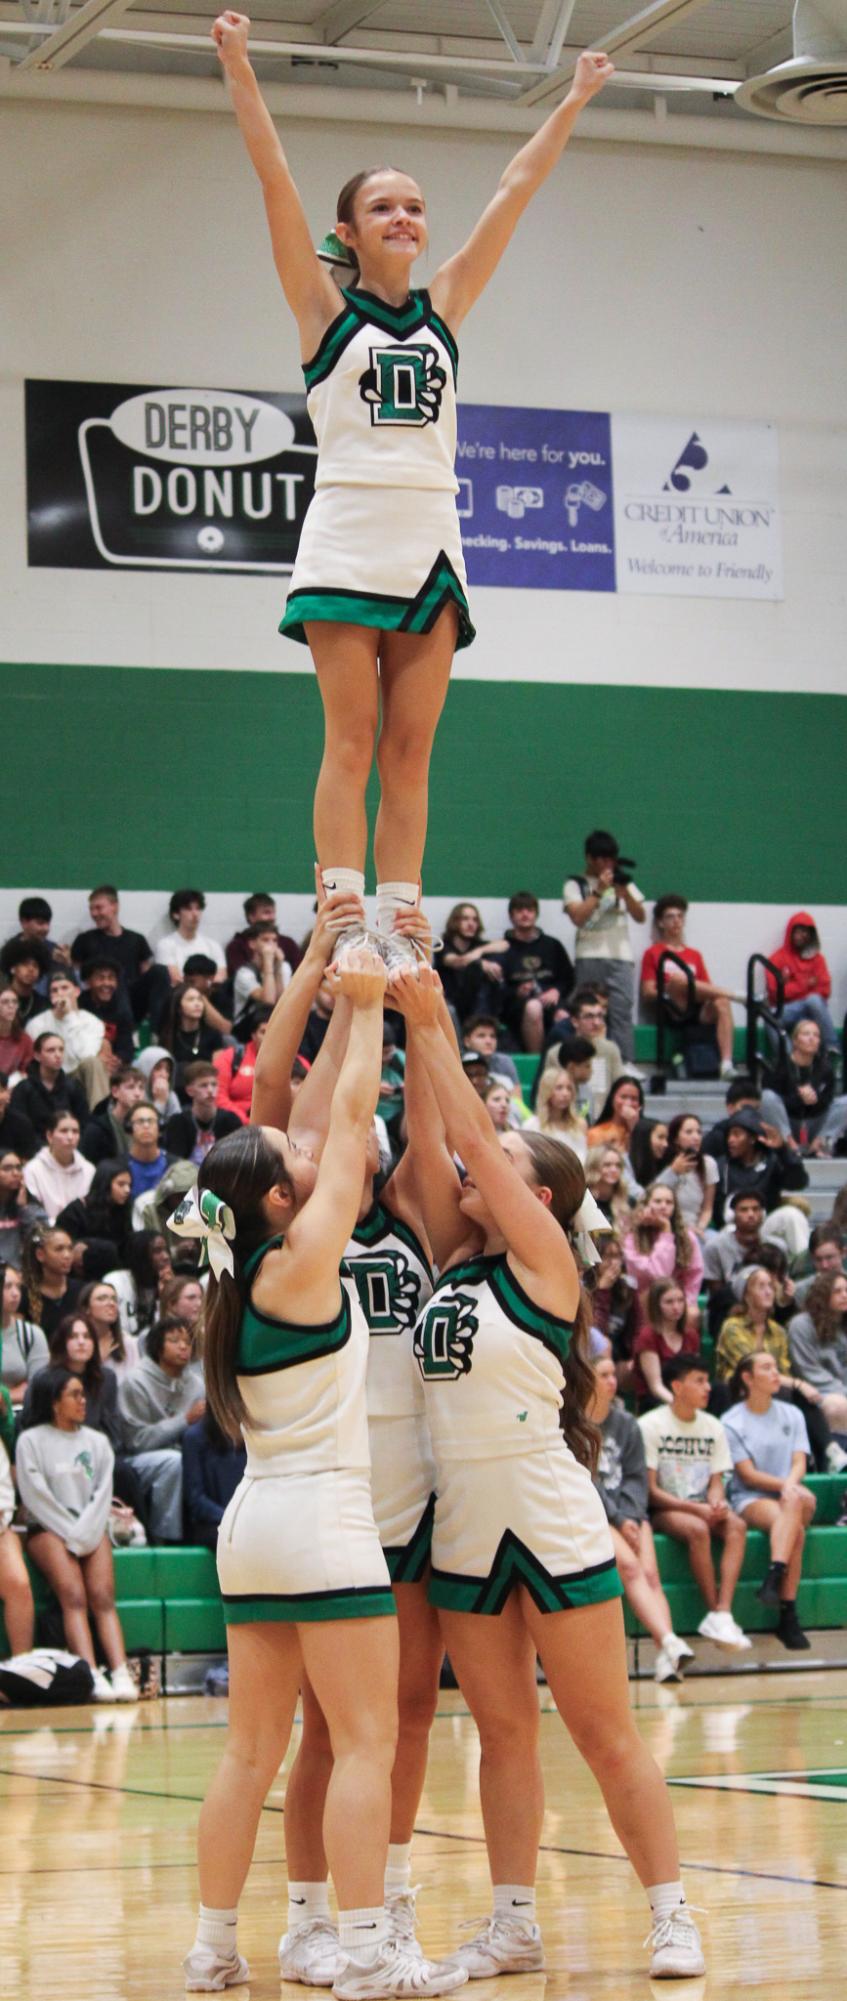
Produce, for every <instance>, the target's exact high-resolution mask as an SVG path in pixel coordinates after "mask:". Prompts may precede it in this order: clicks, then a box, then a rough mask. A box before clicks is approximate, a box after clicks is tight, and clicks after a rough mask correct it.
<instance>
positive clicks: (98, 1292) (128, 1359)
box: [76, 1278, 141, 1383]
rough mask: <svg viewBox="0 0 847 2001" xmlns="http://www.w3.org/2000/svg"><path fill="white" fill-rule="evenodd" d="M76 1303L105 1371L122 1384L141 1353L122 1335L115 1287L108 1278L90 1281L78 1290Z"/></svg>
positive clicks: (131, 1336)
mask: <svg viewBox="0 0 847 2001" xmlns="http://www.w3.org/2000/svg"><path fill="white" fill-rule="evenodd" d="M76 1303H77V1306H78V1308H79V1311H80V1312H81V1313H85V1314H86V1315H87V1317H88V1319H89V1321H90V1322H91V1326H92V1328H93V1331H94V1336H95V1339H96V1342H97V1350H98V1354H99V1356H100V1360H101V1362H102V1363H103V1366H104V1368H105V1367H106V1365H107V1364H108V1366H109V1368H110V1369H111V1370H112V1372H113V1374H114V1377H115V1381H116V1382H118V1383H120V1382H123V1379H124V1376H128V1375H129V1373H130V1370H131V1369H134V1368H136V1367H137V1365H138V1362H139V1360H140V1355H141V1350H140V1347H139V1344H138V1341H137V1340H136V1339H135V1337H134V1335H132V1334H130V1333H124V1329H123V1326H122V1325H121V1310H120V1303H119V1300H118V1293H117V1287H116V1286H114V1285H113V1284H112V1282H111V1280H110V1279H108V1278H94V1279H89V1281H88V1283H87V1284H86V1285H84V1286H82V1287H81V1289H80V1293H79V1298H78V1299H77V1302H76Z"/></svg>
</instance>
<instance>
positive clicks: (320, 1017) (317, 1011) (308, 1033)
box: [300, 979, 488, 1070]
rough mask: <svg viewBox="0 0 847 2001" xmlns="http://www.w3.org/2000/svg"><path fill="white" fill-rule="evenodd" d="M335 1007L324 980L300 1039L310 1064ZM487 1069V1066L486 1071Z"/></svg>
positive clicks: (332, 996) (301, 1046)
mask: <svg viewBox="0 0 847 2001" xmlns="http://www.w3.org/2000/svg"><path fill="white" fill-rule="evenodd" d="M334 1006H335V994H334V993H333V990H332V987H331V986H330V985H329V982H328V980H326V979H323V980H321V984H320V986H319V987H318V991H317V993H316V995H315V998H314V1000H313V1002H312V1005H311V1007H310V1009H309V1019H308V1021H307V1023H306V1026H305V1029H304V1030H303V1034H302V1036H301V1038H300V1055H301V1056H305V1058H306V1062H307V1063H309V1064H312V1063H314V1060H315V1057H316V1056H317V1054H318V1052H319V1050H320V1049H322V1048H323V1041H324V1036H325V1035H326V1032H327V1029H328V1027H329V1024H330V1022H331V1020H332V1010H333V1008H334ZM487 1068H488V1066H487V1064H486V1070H487Z"/></svg>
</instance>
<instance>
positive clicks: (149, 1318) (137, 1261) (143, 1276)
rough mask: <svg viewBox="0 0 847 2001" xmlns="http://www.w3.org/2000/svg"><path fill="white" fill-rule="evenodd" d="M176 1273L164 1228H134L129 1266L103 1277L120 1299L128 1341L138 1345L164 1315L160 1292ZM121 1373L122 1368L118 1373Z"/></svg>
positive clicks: (129, 1243) (120, 1310) (108, 1272)
mask: <svg viewBox="0 0 847 2001" xmlns="http://www.w3.org/2000/svg"><path fill="white" fill-rule="evenodd" d="M172 1277H173V1268H172V1265H171V1254H170V1251H169V1250H168V1246H167V1242H166V1240H165V1238H164V1237H163V1236H162V1235H161V1232H159V1231H156V1230H133V1231H132V1233H131V1236H130V1238H129V1242H128V1245H127V1263H126V1267H125V1268H123V1269H118V1270H113V1271H107V1272H106V1273H105V1275H104V1279H103V1284H104V1286H109V1287H110V1288H111V1290H112V1291H113V1292H114V1295H115V1298H116V1300H117V1305H118V1316H119V1322H120V1326H121V1328H122V1330H125V1331H124V1332H123V1340H124V1342H127V1341H128V1340H130V1339H131V1340H132V1341H133V1343H134V1344H136V1345H137V1339H138V1336H139V1335H141V1334H146V1332H147V1329H148V1327H152V1325H153V1322H154V1320H158V1319H160V1317H161V1316H160V1312H159V1294H160V1291H161V1288H162V1286H163V1285H164V1284H165V1282H166V1280H167V1279H169V1278H172ZM109 1359H110V1361H111V1360H112V1357H111V1356H110V1357H109ZM121 1373H122V1372H121V1370H120V1369H118V1375H120V1374H121Z"/></svg>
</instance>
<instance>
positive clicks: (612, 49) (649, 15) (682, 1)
mask: <svg viewBox="0 0 847 2001" xmlns="http://www.w3.org/2000/svg"><path fill="white" fill-rule="evenodd" d="M706 4H707V0H652V5H651V6H649V7H645V8H643V9H642V11H641V13H640V14H633V15H631V16H630V18H629V20H628V21H622V22H621V25H620V27H619V28H613V29H612V30H611V32H610V33H609V34H608V35H605V36H604V37H603V47H604V49H605V50H606V53H607V54H608V55H610V56H614V55H632V54H634V53H635V51H636V50H637V49H640V48H641V46H642V43H644V42H645V41H648V40H649V39H650V37H651V36H653V35H655V34H657V33H658V31H659V29H660V28H663V27H665V26H669V25H670V24H671V23H673V24H674V26H676V25H677V24H678V23H679V22H680V21H681V20H682V19H683V18H684V16H685V15H686V14H693V13H694V11H695V8H697V7H703V6H705V5H706ZM576 64H577V58H576V57H575V56H571V57H570V58H569V59H568V61H567V62H565V63H563V64H561V65H560V67H559V68H558V69H556V70H553V71H551V72H550V74H549V75H548V76H547V77H546V78H545V79H544V81H543V82H542V83H535V84H533V85H532V86H531V87H530V89H529V90H527V91H525V92H524V94H523V97H522V98H521V100H520V101H521V103H522V104H528V105H532V104H542V103H544V101H545V100H546V99H547V98H554V97H559V96H561V94H562V92H563V90H564V89H565V86H566V85H567V84H569V83H570V81H571V78H572V76H573V73H574V70H575V69H576Z"/></svg>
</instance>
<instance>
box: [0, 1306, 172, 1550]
mask: <svg viewBox="0 0 847 2001" xmlns="http://www.w3.org/2000/svg"><path fill="white" fill-rule="evenodd" d="M47 1366H48V1368H62V1369H69V1370H70V1373H71V1375H72V1376H78V1377H79V1379H80V1382H81V1383H82V1387H83V1389H84V1391H85V1422H86V1424H87V1425H90V1427H91V1430H92V1431H100V1432H102V1434H103V1437H104V1438H107V1439H108V1441H109V1444H110V1445H111V1448H112V1451H113V1453H114V1454H115V1464H114V1469H113V1474H112V1486H113V1490H114V1498H113V1502H112V1507H113V1509H115V1508H117V1510H118V1512H119V1513H121V1514H122V1515H126V1514H129V1515H131V1516H132V1517H133V1518H134V1520H135V1521H136V1522H137V1523H138V1524H139V1525H140V1528H141V1534H140V1535H139V1536H138V1538H137V1540H138V1541H142V1540H144V1500H143V1495H142V1492H141V1485H140V1482H139V1480H138V1477H137V1475H136V1474H135V1473H134V1472H133V1470H132V1467H131V1466H130V1465H129V1464H128V1462H127V1461H126V1460H125V1459H124V1457H123V1442H122V1439H121V1427H120V1421H119V1418H118V1385H117V1379H116V1377H115V1374H114V1371H113V1370H112V1369H111V1368H109V1367H108V1366H104V1364H103V1362H102V1361H101V1358H100V1353H99V1350H98V1346H97V1337H96V1334H95V1332H94V1326H93V1323H92V1321H91V1319H90V1318H89V1315H88V1314H87V1313H86V1312H85V1310H84V1308H83V1307H82V1306H81V1305H79V1304H78V1305H77V1306H76V1307H75V1309H74V1311H73V1313H67V1314H65V1317H64V1319H63V1320H60V1321H59V1324H58V1327H54V1329H53V1332H52V1334H51V1336H50V1341H49V1361H48V1364H47ZM38 1384H39V1377H38V1376H33V1377H32V1380H31V1381H30V1382H29V1383H28V1385H27V1392H26V1396H25V1398H24V1403H23V1410H22V1412H21V1430H22V1431H25V1430H26V1429H27V1427H28V1426H29V1425H30V1424H31V1423H33V1422H34V1420H33V1416H32V1410H33V1402H34V1400H35V1399H37V1397H38V1394H39V1391H38Z"/></svg>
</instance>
